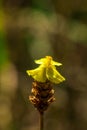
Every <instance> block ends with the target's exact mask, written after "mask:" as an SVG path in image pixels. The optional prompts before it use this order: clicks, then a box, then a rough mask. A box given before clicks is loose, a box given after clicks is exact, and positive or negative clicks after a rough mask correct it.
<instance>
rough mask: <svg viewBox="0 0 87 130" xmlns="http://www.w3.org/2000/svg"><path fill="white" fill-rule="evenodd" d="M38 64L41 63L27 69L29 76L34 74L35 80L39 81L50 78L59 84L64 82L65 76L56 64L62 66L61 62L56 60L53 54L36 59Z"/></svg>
mask: <svg viewBox="0 0 87 130" xmlns="http://www.w3.org/2000/svg"><path fill="white" fill-rule="evenodd" d="M35 63H36V64H40V65H39V67H37V68H36V69H33V70H27V71H26V72H27V73H28V75H29V76H32V77H33V79H34V80H36V81H38V82H42V83H44V82H46V81H47V80H49V81H50V82H52V83H55V84H59V83H60V82H63V81H64V80H65V78H64V77H63V76H62V75H61V74H60V73H59V72H58V71H57V69H56V67H55V66H61V65H62V64H61V63H59V62H55V61H54V60H53V59H52V57H51V56H46V57H45V58H41V59H39V60H35Z"/></svg>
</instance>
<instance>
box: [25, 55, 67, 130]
mask: <svg viewBox="0 0 87 130" xmlns="http://www.w3.org/2000/svg"><path fill="white" fill-rule="evenodd" d="M35 63H36V64H39V66H38V67H37V68H36V69H33V70H27V71H26V72H27V74H28V75H29V76H32V78H33V79H34V81H33V83H32V90H31V96H29V100H30V101H31V103H32V104H33V105H34V106H35V108H37V110H38V111H39V113H40V130H43V114H44V111H46V110H47V108H48V106H49V105H50V104H51V103H52V102H53V101H54V100H55V98H54V89H53V86H52V85H53V83H54V84H59V83H61V82H63V81H64V80H65V78H64V77H63V76H62V75H61V74H60V73H59V72H58V71H57V69H56V67H55V66H61V65H62V64H61V63H59V62H55V61H54V60H53V59H52V57H51V56H46V57H45V58H41V59H39V60H35Z"/></svg>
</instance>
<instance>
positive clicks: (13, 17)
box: [0, 0, 87, 130]
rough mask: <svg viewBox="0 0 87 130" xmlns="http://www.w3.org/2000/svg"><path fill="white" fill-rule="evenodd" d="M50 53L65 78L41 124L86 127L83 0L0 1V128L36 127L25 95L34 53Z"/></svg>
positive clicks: (64, 129)
mask: <svg viewBox="0 0 87 130" xmlns="http://www.w3.org/2000/svg"><path fill="white" fill-rule="evenodd" d="M46 55H51V56H52V57H53V58H54V60H55V61H58V62H61V63H63V66H62V67H59V68H57V69H58V70H59V72H60V73H61V74H62V75H63V76H64V77H65V78H66V81H65V82H63V83H61V84H59V85H54V89H55V97H56V101H55V102H54V103H52V104H51V105H50V107H49V109H48V110H47V112H46V113H45V117H44V118H45V126H44V127H45V129H44V130H87V0H71V1H70V0H66V1H64V0H38V1H35V0H1V1H0V130H38V129H39V115H38V112H37V110H35V108H34V107H33V106H32V104H31V103H30V102H29V100H28V96H29V94H30V91H31V86H32V78H30V77H28V76H27V74H26V70H27V69H33V68H35V67H37V66H36V65H35V63H34V60H35V59H39V58H42V57H44V56H46Z"/></svg>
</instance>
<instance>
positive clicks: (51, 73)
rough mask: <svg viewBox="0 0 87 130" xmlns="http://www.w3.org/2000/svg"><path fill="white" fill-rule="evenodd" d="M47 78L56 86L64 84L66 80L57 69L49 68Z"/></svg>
mask: <svg viewBox="0 0 87 130" xmlns="http://www.w3.org/2000/svg"><path fill="white" fill-rule="evenodd" d="M46 76H47V78H48V80H50V81H51V82H53V83H55V84H59V83H60V82H63V81H64V80H65V78H64V77H63V76H62V75H61V74H60V73H59V72H58V71H57V70H56V68H55V67H50V68H47V70H46Z"/></svg>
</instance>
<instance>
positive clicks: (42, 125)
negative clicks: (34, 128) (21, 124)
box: [40, 112, 44, 130]
mask: <svg viewBox="0 0 87 130" xmlns="http://www.w3.org/2000/svg"><path fill="white" fill-rule="evenodd" d="M43 116H44V113H43V112H40V130H44V118H43Z"/></svg>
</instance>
